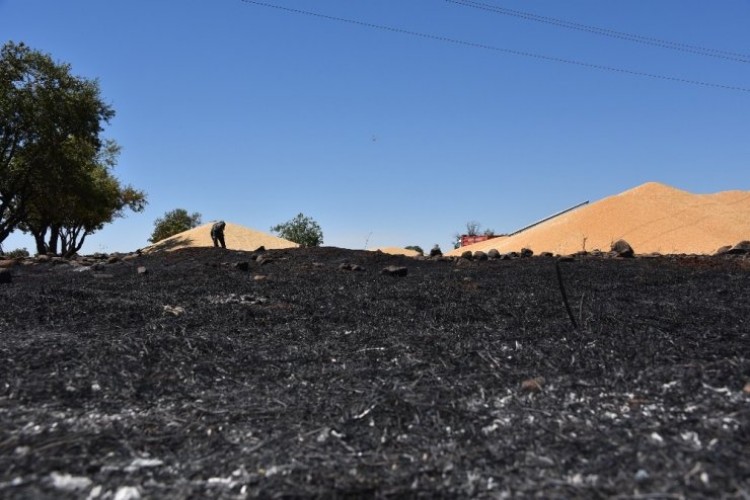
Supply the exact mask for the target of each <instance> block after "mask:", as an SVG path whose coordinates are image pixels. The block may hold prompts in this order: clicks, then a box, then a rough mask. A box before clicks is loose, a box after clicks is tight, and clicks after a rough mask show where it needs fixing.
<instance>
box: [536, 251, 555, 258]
mask: <svg viewBox="0 0 750 500" xmlns="http://www.w3.org/2000/svg"><path fill="white" fill-rule="evenodd" d="M539 257H554V255H553V253H552V252H542V253H540V254H539Z"/></svg>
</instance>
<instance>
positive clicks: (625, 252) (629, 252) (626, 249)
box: [610, 240, 635, 258]
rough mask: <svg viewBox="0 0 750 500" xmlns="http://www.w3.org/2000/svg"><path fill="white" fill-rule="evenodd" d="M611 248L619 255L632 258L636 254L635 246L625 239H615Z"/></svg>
mask: <svg viewBox="0 0 750 500" xmlns="http://www.w3.org/2000/svg"><path fill="white" fill-rule="evenodd" d="M610 250H611V251H612V252H614V253H615V255H616V256H617V257H623V258H630V257H633V256H635V252H633V247H631V246H630V244H629V243H628V242H627V241H625V240H617V241H615V242H614V243H612V247H611V248H610Z"/></svg>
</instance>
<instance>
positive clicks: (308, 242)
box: [271, 212, 323, 247]
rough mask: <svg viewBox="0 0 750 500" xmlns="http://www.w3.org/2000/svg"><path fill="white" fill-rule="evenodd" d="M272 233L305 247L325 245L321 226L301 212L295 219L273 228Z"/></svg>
mask: <svg viewBox="0 0 750 500" xmlns="http://www.w3.org/2000/svg"><path fill="white" fill-rule="evenodd" d="M271 231H272V232H274V233H276V234H278V235H279V237H280V238H284V239H285V240H289V241H293V242H294V243H297V244H298V245H300V246H303V247H319V246H320V245H322V244H323V230H322V229H321V228H320V225H318V223H317V222H315V220H313V219H312V218H311V217H306V216H305V215H304V214H302V213H301V212H300V213H299V214H297V216H296V217H295V218H293V219H291V220H289V221H287V222H284V223H282V224H277V225H275V226H273V227H272V228H271Z"/></svg>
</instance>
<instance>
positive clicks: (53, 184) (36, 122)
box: [0, 42, 146, 253]
mask: <svg viewBox="0 0 750 500" xmlns="http://www.w3.org/2000/svg"><path fill="white" fill-rule="evenodd" d="M113 116H114V110H113V109H112V108H111V107H110V106H109V105H107V104H105V103H104V102H103V101H102V99H101V96H100V91H99V84H98V82H97V81H96V80H89V79H85V78H81V77H77V76H74V75H73V74H72V73H71V67H70V66H69V65H68V64H63V63H56V62H54V61H53V60H52V58H51V57H50V56H49V55H47V54H43V53H41V52H39V51H36V50H32V49H30V48H28V47H27V46H26V45H24V44H23V43H20V44H16V43H13V42H8V43H6V44H5V45H4V46H3V47H2V49H1V50H0V242H2V241H3V240H5V238H7V236H8V235H9V234H10V233H11V232H13V231H14V230H15V229H17V228H21V229H23V230H27V231H29V232H31V233H32V234H34V238H35V239H36V241H37V247H38V250H40V251H50V250H51V251H56V249H57V248H56V247H57V242H58V241H61V242H62V243H63V247H64V248H63V250H64V253H69V252H70V251H71V249H74V248H78V249H80V245H81V244H82V243H83V239H85V237H86V235H88V234H91V233H92V232H93V231H96V230H97V229H100V228H101V227H102V226H103V224H105V223H107V222H111V220H112V219H113V218H114V217H119V216H122V213H123V212H122V211H123V209H124V208H131V209H133V210H136V211H138V210H142V209H143V207H144V205H145V203H146V198H145V194H144V193H142V192H140V191H137V190H135V189H133V188H131V187H129V186H127V187H122V186H120V184H119V181H117V179H116V178H115V177H114V176H113V175H112V173H111V169H112V168H113V166H114V160H115V158H116V156H117V152H118V151H119V148H118V147H117V146H116V144H115V143H114V142H112V141H105V140H103V139H102V138H101V137H100V133H101V132H102V130H103V124H105V123H109V120H110V119H111V118H112V117H113ZM95 202H97V203H99V204H98V205H96V206H94V203H95ZM21 226H23V227H21ZM47 234H49V238H50V239H49V241H47V242H45V235H47ZM50 247H51V249H50Z"/></svg>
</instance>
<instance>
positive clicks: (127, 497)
mask: <svg viewBox="0 0 750 500" xmlns="http://www.w3.org/2000/svg"><path fill="white" fill-rule="evenodd" d="M140 498H141V492H140V491H138V488H136V487H135V486H121V487H120V488H118V489H117V493H115V498H114V500H140Z"/></svg>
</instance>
